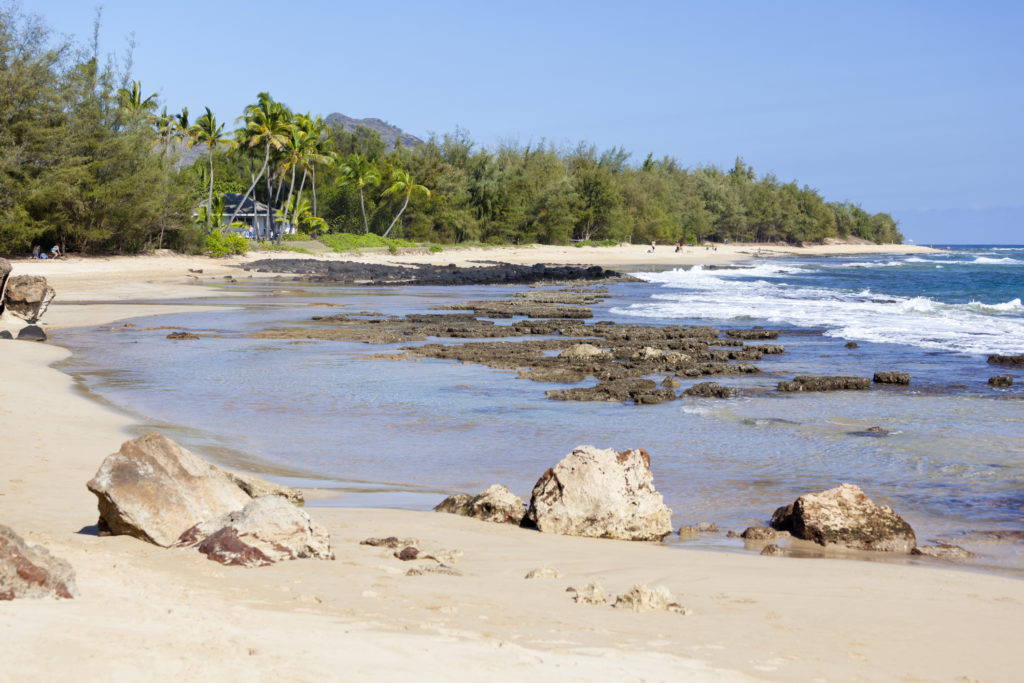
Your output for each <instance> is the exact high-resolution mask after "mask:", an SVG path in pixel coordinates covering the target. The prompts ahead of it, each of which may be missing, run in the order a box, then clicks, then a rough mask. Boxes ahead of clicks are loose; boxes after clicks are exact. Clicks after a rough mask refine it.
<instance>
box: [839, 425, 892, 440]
mask: <svg viewBox="0 0 1024 683" xmlns="http://www.w3.org/2000/svg"><path fill="white" fill-rule="evenodd" d="M847 434H849V435H851V436H873V437H875V438H879V437H883V436H889V430H888V429H885V428H883V427H879V426H877V425H876V426H874V427H868V428H867V429H865V430H863V431H859V432H847Z"/></svg>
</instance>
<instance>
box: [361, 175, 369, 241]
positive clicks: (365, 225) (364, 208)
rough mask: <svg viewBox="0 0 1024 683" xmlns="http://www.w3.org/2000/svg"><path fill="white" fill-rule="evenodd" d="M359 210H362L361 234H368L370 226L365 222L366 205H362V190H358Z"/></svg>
mask: <svg viewBox="0 0 1024 683" xmlns="http://www.w3.org/2000/svg"><path fill="white" fill-rule="evenodd" d="M359 208H361V209H362V210H363V233H364V234H367V235H368V234H370V224H369V222H367V220H366V204H364V203H363V188H361V187H360V188H359Z"/></svg>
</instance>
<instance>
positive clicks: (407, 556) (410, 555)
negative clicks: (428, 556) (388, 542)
mask: <svg viewBox="0 0 1024 683" xmlns="http://www.w3.org/2000/svg"><path fill="white" fill-rule="evenodd" d="M419 556H420V551H419V548H414V547H413V546H411V545H410V546H406V547H404V548H402V549H401V550H398V551H396V552H395V557H397V558H398V559H400V560H402V561H403V562H408V561H409V560H415V559H416V558H418V557H419Z"/></svg>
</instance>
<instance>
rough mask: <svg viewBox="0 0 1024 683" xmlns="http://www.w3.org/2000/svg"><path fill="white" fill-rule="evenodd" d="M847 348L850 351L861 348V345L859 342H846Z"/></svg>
mask: <svg viewBox="0 0 1024 683" xmlns="http://www.w3.org/2000/svg"><path fill="white" fill-rule="evenodd" d="M846 348H848V349H856V348H860V344H858V343H857V342H853V341H851V342H846Z"/></svg>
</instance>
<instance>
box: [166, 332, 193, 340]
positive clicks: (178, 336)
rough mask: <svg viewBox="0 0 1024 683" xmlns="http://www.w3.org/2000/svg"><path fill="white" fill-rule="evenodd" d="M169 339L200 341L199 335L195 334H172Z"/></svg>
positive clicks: (168, 336)
mask: <svg viewBox="0 0 1024 683" xmlns="http://www.w3.org/2000/svg"><path fill="white" fill-rule="evenodd" d="M167 338H168V339H199V338H200V337H199V335H198V334H195V333H193V332H171V333H170V334H169V335H167Z"/></svg>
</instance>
